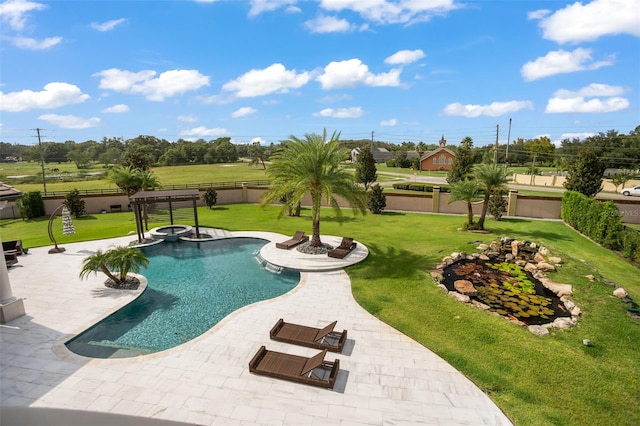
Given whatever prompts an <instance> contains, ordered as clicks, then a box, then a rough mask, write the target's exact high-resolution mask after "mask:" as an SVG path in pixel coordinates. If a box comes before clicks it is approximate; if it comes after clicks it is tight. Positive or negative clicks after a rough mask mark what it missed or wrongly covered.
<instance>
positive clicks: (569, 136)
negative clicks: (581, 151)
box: [556, 132, 596, 145]
mask: <svg viewBox="0 0 640 426" xmlns="http://www.w3.org/2000/svg"><path fill="white" fill-rule="evenodd" d="M595 135H596V134H595V133H593V132H577V133H563V134H561V135H560V141H562V140H564V139H569V140H571V139H586V138H589V137H591V136H595ZM556 145H558V144H556Z"/></svg>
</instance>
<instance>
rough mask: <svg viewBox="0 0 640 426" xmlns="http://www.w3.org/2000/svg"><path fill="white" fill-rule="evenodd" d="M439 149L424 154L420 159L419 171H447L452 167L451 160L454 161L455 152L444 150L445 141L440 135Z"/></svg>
mask: <svg viewBox="0 0 640 426" xmlns="http://www.w3.org/2000/svg"><path fill="white" fill-rule="evenodd" d="M439 145H440V146H439V147H438V148H436V149H434V150H433V151H429V152H425V153H424V155H423V156H422V158H420V170H429V171H449V170H451V167H452V166H453V160H455V159H456V154H455V152H453V151H451V150H449V149H448V148H446V145H447V141H446V140H445V139H444V135H442V139H440V142H439Z"/></svg>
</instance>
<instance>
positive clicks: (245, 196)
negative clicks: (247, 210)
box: [242, 182, 249, 203]
mask: <svg viewBox="0 0 640 426" xmlns="http://www.w3.org/2000/svg"><path fill="white" fill-rule="evenodd" d="M247 185H248V183H247V182H242V202H243V203H248V202H249V188H247Z"/></svg>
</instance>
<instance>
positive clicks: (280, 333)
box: [269, 318, 347, 352]
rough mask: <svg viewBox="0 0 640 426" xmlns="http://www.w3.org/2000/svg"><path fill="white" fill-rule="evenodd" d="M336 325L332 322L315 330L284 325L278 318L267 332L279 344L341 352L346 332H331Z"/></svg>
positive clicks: (294, 325)
mask: <svg viewBox="0 0 640 426" xmlns="http://www.w3.org/2000/svg"><path fill="white" fill-rule="evenodd" d="M336 323H337V321H334V322H332V323H331V324H329V325H327V326H326V327H324V328H315V327H307V326H305V325H298V324H291V323H286V322H284V320H283V319H282V318H280V319H279V320H278V322H276V325H274V326H273V328H272V329H271V331H270V332H269V336H270V337H271V339H273V340H277V341H279V342H285V343H292V344H294V345H301V346H307V347H310V348H315V349H326V350H328V351H331V352H342V348H343V347H344V342H346V341H347V330H344V331H343V332H342V333H340V332H335V331H333V329H334V327H335V326H336Z"/></svg>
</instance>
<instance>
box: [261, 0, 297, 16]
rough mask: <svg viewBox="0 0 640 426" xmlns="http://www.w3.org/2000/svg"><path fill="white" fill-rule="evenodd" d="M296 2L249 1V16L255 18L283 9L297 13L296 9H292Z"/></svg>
mask: <svg viewBox="0 0 640 426" xmlns="http://www.w3.org/2000/svg"><path fill="white" fill-rule="evenodd" d="M296 2H297V0H251V9H250V10H249V16H257V15H260V14H261V13H264V12H273V11H274V10H277V9H280V8H285V9H286V10H287V11H289V12H295V11H299V10H300V9H298V8H297V7H293V6H294V5H295V4H296Z"/></svg>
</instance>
